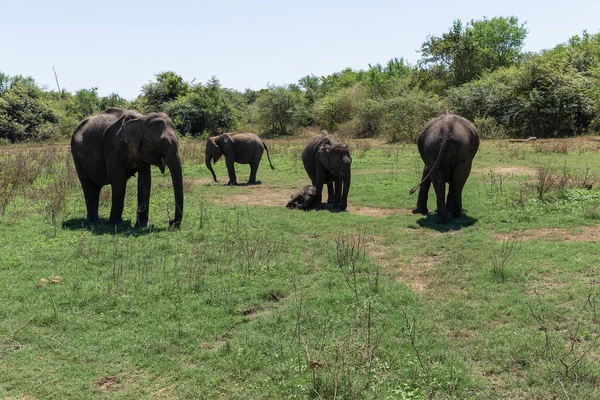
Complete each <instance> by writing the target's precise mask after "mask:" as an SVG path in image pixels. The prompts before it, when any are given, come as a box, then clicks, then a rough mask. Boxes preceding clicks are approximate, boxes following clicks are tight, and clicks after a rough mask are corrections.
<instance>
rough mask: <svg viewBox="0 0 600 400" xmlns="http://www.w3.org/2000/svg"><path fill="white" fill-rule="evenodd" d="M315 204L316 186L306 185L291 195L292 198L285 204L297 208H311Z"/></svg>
mask: <svg viewBox="0 0 600 400" xmlns="http://www.w3.org/2000/svg"><path fill="white" fill-rule="evenodd" d="M317 205H318V204H317V188H316V187H314V186H311V185H308V186H304V187H303V188H302V190H300V191H299V192H298V193H296V194H295V195H294V196H292V199H291V200H290V201H289V202H288V203H287V204H286V205H285V206H286V207H288V208H297V209H299V210H312V209H313V208H315V207H316V206H317Z"/></svg>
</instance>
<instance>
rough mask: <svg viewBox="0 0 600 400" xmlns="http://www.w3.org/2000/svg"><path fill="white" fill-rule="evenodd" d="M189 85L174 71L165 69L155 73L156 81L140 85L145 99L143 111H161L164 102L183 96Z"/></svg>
mask: <svg viewBox="0 0 600 400" xmlns="http://www.w3.org/2000/svg"><path fill="white" fill-rule="evenodd" d="M189 89H190V85H189V84H188V83H187V82H185V81H184V80H183V78H182V77H181V76H179V75H177V74H176V73H175V72H172V71H166V72H161V73H158V74H156V82H150V83H147V84H145V85H144V86H142V96H143V97H144V99H145V101H146V108H147V110H145V111H163V107H164V105H165V104H166V103H168V102H170V101H173V100H176V99H177V98H179V97H183V96H185V95H186V94H187V93H188V92H189Z"/></svg>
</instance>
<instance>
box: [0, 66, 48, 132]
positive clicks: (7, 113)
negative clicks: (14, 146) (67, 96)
mask: <svg viewBox="0 0 600 400" xmlns="http://www.w3.org/2000/svg"><path fill="white" fill-rule="evenodd" d="M2 79H3V82H2V84H1V85H0V86H2V87H3V88H4V89H2V92H0V139H4V140H8V141H10V142H13V143H14V142H20V141H24V140H40V139H47V138H48V137H47V135H46V133H47V132H45V131H44V129H43V127H44V126H45V124H54V123H57V122H58V120H57V117H56V115H55V114H54V113H53V112H52V109H51V108H50V107H49V105H48V104H47V101H46V99H45V98H44V96H43V92H42V90H41V89H40V88H39V87H38V86H37V84H36V83H35V81H34V80H33V78H29V77H28V78H24V77H22V76H14V77H12V78H9V77H7V75H2Z"/></svg>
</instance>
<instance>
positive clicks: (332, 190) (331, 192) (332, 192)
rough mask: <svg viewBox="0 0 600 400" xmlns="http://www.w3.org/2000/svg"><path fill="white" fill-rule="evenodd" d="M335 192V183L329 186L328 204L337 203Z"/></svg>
mask: <svg viewBox="0 0 600 400" xmlns="http://www.w3.org/2000/svg"><path fill="white" fill-rule="evenodd" d="M335 190H336V188H335V187H334V186H333V182H331V183H328V184H327V204H334V203H335Z"/></svg>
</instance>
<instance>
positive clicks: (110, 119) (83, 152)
mask: <svg viewBox="0 0 600 400" xmlns="http://www.w3.org/2000/svg"><path fill="white" fill-rule="evenodd" d="M109 110H112V109H109ZM107 111H108V110H107ZM117 119H118V117H117V116H116V114H115V113H114V112H109V113H106V112H105V113H102V114H99V115H95V116H92V117H88V118H86V119H84V120H83V121H81V123H80V124H79V125H77V127H76V128H75V130H74V131H73V136H72V137H71V154H72V155H73V161H74V163H75V168H76V169H77V173H78V175H79V177H80V179H90V180H92V181H93V182H95V183H97V184H99V185H104V184H106V183H107V182H106V180H107V177H106V168H105V167H104V165H105V164H104V148H103V145H102V135H103V133H104V131H105V130H106V128H108V127H109V126H110V125H112V124H113V123H114V122H115V121H116V120H117ZM99 165H101V166H102V167H98V166H99Z"/></svg>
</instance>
